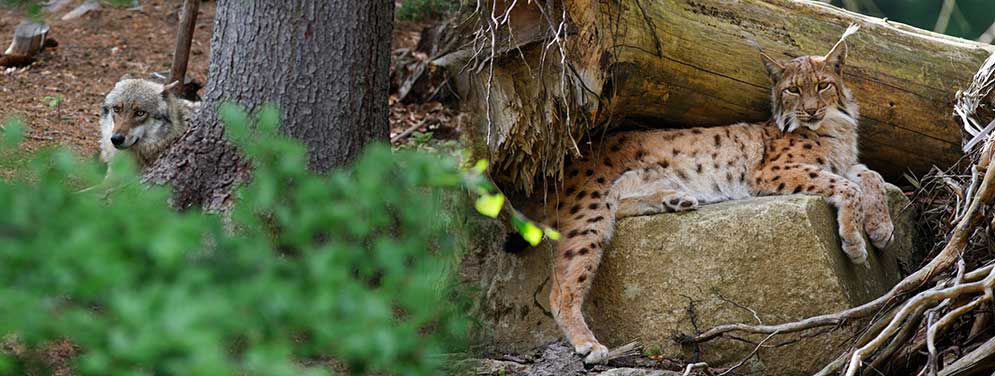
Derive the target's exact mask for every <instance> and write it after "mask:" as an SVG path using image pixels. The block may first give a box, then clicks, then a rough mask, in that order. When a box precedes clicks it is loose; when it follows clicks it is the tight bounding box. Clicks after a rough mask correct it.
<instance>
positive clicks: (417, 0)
mask: <svg viewBox="0 0 995 376" xmlns="http://www.w3.org/2000/svg"><path fill="white" fill-rule="evenodd" d="M459 6H460V0H404V1H403V2H401V6H399V7H398V8H397V11H396V13H395V15H396V16H397V18H400V19H402V20H415V21H417V20H422V19H425V18H432V17H438V16H441V15H444V14H446V13H448V12H451V11H454V10H456V9H458V8H459Z"/></svg>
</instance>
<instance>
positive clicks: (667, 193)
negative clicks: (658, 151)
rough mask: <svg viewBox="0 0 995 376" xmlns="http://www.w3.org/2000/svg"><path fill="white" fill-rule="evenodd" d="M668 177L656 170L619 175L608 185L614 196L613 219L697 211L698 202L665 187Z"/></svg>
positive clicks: (633, 171) (680, 192)
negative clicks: (614, 212) (615, 205)
mask: <svg viewBox="0 0 995 376" xmlns="http://www.w3.org/2000/svg"><path fill="white" fill-rule="evenodd" d="M668 178H669V176H668V175H667V174H666V172H661V171H657V170H632V171H628V172H626V173H624V174H622V176H620V177H619V178H618V179H617V180H616V181H615V183H614V184H613V185H612V189H611V192H612V195H614V197H618V201H619V202H618V205H619V207H618V211H617V212H616V214H615V217H616V218H625V217H634V216H639V215H652V214H659V213H664V212H668V211H674V212H678V211H686V210H694V209H696V208H698V200H697V199H696V198H694V197H693V196H691V195H689V194H687V193H685V192H682V191H678V190H675V189H673V188H672V186H671V185H669V184H667V182H668V181H669V179H668Z"/></svg>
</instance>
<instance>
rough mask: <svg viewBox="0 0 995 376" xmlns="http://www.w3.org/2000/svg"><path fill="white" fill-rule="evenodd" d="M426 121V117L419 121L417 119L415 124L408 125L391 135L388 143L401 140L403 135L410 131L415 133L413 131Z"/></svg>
mask: <svg viewBox="0 0 995 376" xmlns="http://www.w3.org/2000/svg"><path fill="white" fill-rule="evenodd" d="M426 121H427V120H426V119H421V120H420V121H418V122H417V123H415V125H412V126H410V127H408V128H407V129H405V130H404V131H403V132H401V133H398V134H397V135H396V136H394V137H391V138H390V143H392V144H393V143H395V142H398V141H400V140H403V139H404V138H405V137H408V136H409V135H411V134H412V133H415V131H417V130H418V129H419V128H421V127H423V126H425V122H426Z"/></svg>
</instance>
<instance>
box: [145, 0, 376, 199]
mask: <svg viewBox="0 0 995 376" xmlns="http://www.w3.org/2000/svg"><path fill="white" fill-rule="evenodd" d="M393 9H394V2H393V1H392V0H375V1H352V0H294V1H286V0H257V1H241V0H220V1H218V5H217V15H216V16H215V25H214V35H213V37H212V40H211V62H210V73H209V75H208V84H207V88H206V90H205V95H204V104H203V106H202V110H201V111H200V112H199V113H198V114H197V116H196V118H195V119H194V120H193V122H192V124H191V129H190V130H189V131H188V132H187V133H186V134H185V135H184V136H183V137H182V138H181V139H180V140H178V141H177V143H176V144H175V145H174V146H173V147H172V148H171V149H170V150H169V151H168V152H166V154H165V155H164V156H163V157H162V158H160V159H159V160H158V161H157V162H156V163H154V164H153V166H152V167H151V168H150V169H149V170H148V171H146V173H145V178H146V180H147V181H149V182H152V183H157V184H168V185H171V186H172V187H173V189H174V196H173V200H174V201H173V204H174V206H177V207H179V208H186V207H191V206H201V207H203V208H205V209H207V210H219V209H223V208H226V207H228V206H229V205H230V204H231V194H232V190H233V188H234V187H235V186H236V185H237V184H240V183H242V182H245V181H247V180H248V179H249V171H248V170H249V169H248V165H247V163H246V161H245V160H244V158H243V157H241V156H240V155H239V153H238V151H237V150H235V148H234V147H233V146H232V145H231V144H229V143H227V142H226V141H225V139H224V129H223V126H222V125H221V124H220V123H219V121H218V117H217V112H216V110H217V106H218V105H219V104H220V103H222V102H225V101H228V102H233V103H237V104H239V105H241V106H244V107H246V108H247V109H248V110H249V111H254V110H256V109H258V108H259V107H260V106H261V105H263V104H265V103H273V104H276V105H278V106H279V107H280V110H281V114H282V116H281V121H282V130H283V131H284V132H285V133H286V134H288V135H290V136H291V137H294V138H297V139H299V140H301V141H303V142H304V143H305V144H306V145H307V147H308V151H309V152H310V167H311V168H312V169H314V170H317V171H326V170H328V169H330V168H332V167H336V166H341V165H343V164H345V163H347V162H349V161H350V160H352V159H353V158H354V157H356V156H357V155H358V154H359V152H360V150H361V149H362V148H363V146H364V145H366V144H367V143H368V142H370V141H372V140H382V141H386V140H387V137H388V134H389V133H388V132H389V131H388V110H389V109H388V103H387V96H388V74H389V63H390V36H391V29H392V22H393Z"/></svg>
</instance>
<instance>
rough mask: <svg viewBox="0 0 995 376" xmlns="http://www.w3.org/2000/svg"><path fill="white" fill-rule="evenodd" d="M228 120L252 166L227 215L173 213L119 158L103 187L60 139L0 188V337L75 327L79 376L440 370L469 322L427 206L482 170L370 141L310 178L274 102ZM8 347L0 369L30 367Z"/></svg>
mask: <svg viewBox="0 0 995 376" xmlns="http://www.w3.org/2000/svg"><path fill="white" fill-rule="evenodd" d="M221 115H222V118H223V119H224V120H225V122H226V123H227V124H228V132H229V135H230V136H231V137H232V138H233V139H234V140H235V141H236V142H237V143H238V144H239V145H240V147H241V148H242V149H243V150H244V151H245V153H246V154H248V155H249V156H250V157H251V158H252V160H253V161H254V162H255V169H254V177H253V181H252V183H251V184H249V185H248V186H246V187H243V188H242V189H240V190H239V191H238V192H237V202H238V204H237V205H236V207H235V208H234V209H233V210H232V211H231V212H230V219H229V220H228V221H222V220H221V219H220V218H219V216H216V215H208V214H203V213H201V212H199V211H196V210H190V211H186V212H176V211H174V210H172V209H171V208H169V207H168V205H167V203H166V202H167V199H168V197H169V192H168V191H167V190H166V189H165V188H161V187H158V188H156V187H153V188H149V187H146V186H144V185H142V184H140V183H138V182H137V177H136V176H135V175H134V173H132V172H129V171H133V167H132V166H131V160H130V159H129V158H127V156H125V157H124V158H118V159H117V160H115V161H114V162H113V164H114V165H113V167H112V170H113V171H114V175H113V177H112V178H111V179H108V180H107V181H103V182H102V180H103V176H102V175H103V173H102V168H101V167H100V166H98V165H97V164H95V163H93V162H81V161H79V160H78V158H76V157H74V156H73V155H72V154H71V153H69V152H67V151H62V150H55V151H45V152H42V153H41V154H39V155H37V156H36V158H33V160H32V162H31V170H32V173H31V174H30V175H31V176H32V178H31V179H14V181H8V182H4V181H0V207H2V208H4V212H5V214H4V215H3V216H2V217H0V302H3V303H2V304H0V336H3V335H5V334H9V333H14V334H16V336H17V338H18V339H17V341H19V342H20V343H23V344H25V345H28V346H42V345H44V344H45V343H49V342H51V341H53V340H56V339H59V338H69V339H71V340H72V341H73V342H74V343H75V344H77V345H79V346H80V347H81V348H83V349H84V351H83V353H82V355H81V356H80V358H79V359H78V367H77V368H78V370H79V374H82V375H151V374H156V375H186V374H196V375H234V374H251V375H300V374H305V375H320V374H325V373H326V372H327V370H325V369H324V368H322V367H319V366H320V365H322V364H324V363H325V362H326V361H327V359H329V357H331V358H334V359H336V360H338V361H341V362H343V363H344V364H346V365H347V366H348V367H349V368H350V370H351V371H352V372H354V373H363V372H385V373H390V374H404V375H428V374H435V373H436V370H437V367H439V366H440V364H439V363H440V362H441V359H440V358H439V357H438V356H437V355H438V354H441V353H444V352H451V351H454V350H455V351H458V350H459V349H460V348H461V347H462V346H463V345H464V337H465V332H466V330H467V325H468V322H469V321H468V319H467V318H466V317H465V316H464V315H463V313H462V312H463V308H464V307H465V304H466V303H467V301H466V300H467V299H465V298H462V297H461V296H462V295H461V294H460V293H459V290H458V289H457V288H456V284H455V282H454V281H455V272H456V271H455V266H456V263H457V259H458V256H459V255H458V251H457V248H458V247H457V244H458V239H457V238H456V235H458V232H457V234H453V233H452V232H453V229H458V226H454V223H452V222H453V221H452V220H451V219H452V218H451V217H450V216H444V215H436V214H435V213H439V212H440V211H441V208H440V207H439V206H440V205H441V203H442V201H443V200H442V198H443V196H444V195H446V194H450V193H452V192H454V191H459V190H461V189H463V188H464V187H465V186H466V184H467V179H473V178H474V174H466V173H464V172H462V171H460V170H459V169H458V168H457V166H456V163H455V162H454V161H453V160H451V159H444V158H440V157H438V156H433V155H429V154H425V153H417V152H398V153H392V152H391V151H390V150H389V149H388V148H387V147H384V146H378V145H377V146H372V147H370V148H368V150H367V151H366V152H365V153H364V155H363V156H362V157H361V158H360V159H359V160H358V161H356V162H355V164H354V165H353V166H352V167H351V168H348V169H344V170H341V171H337V172H333V173H331V174H329V175H328V176H320V175H314V174H312V173H310V172H309V171H308V170H307V168H306V166H307V163H306V161H307V158H306V151H305V148H304V147H302V146H301V145H299V144H298V143H296V142H294V141H293V140H290V139H287V138H284V137H281V136H279V135H278V134H277V132H276V129H277V127H278V126H277V122H278V113H277V111H275V110H274V109H271V108H270V109H265V110H263V111H261V112H260V113H259V114H258V116H257V117H255V118H252V117H250V116H249V115H247V114H246V113H244V112H242V111H241V110H239V109H237V108H235V107H231V106H227V107H224V108H223V109H222V112H221ZM12 138H16V137H13V136H12ZM254 140H265V141H264V142H255V141H254ZM6 145H7V146H5V147H6V148H8V149H9V148H11V144H9V143H8V144H6ZM122 154H124V153H122ZM477 178H479V177H477ZM80 186H96V188H91V189H86V190H83V191H79V189H78V187H80ZM3 356H4V355H2V354H0V374H22V373H23V369H22V368H23V367H24V366H25V364H24V362H23V361H21V360H19V359H12V358H10V357H9V356H8V357H7V358H4V357H3Z"/></svg>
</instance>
